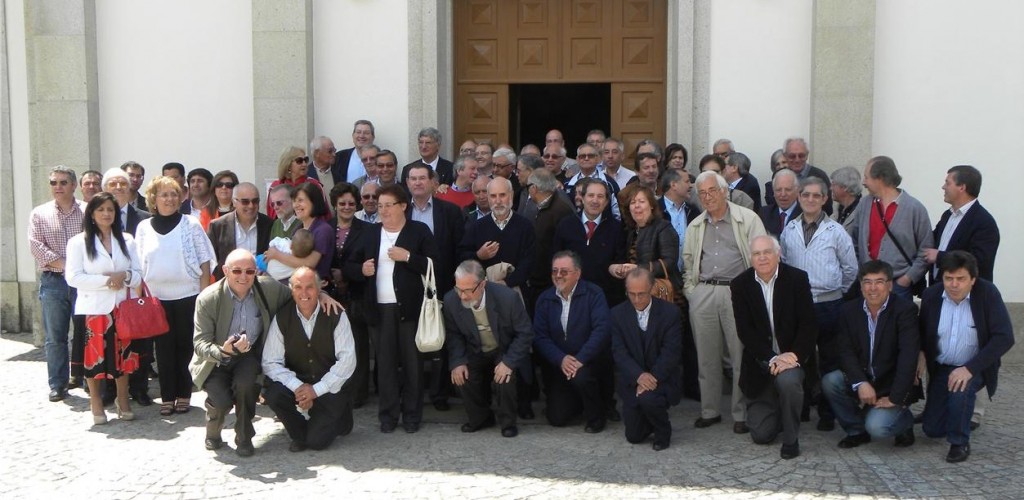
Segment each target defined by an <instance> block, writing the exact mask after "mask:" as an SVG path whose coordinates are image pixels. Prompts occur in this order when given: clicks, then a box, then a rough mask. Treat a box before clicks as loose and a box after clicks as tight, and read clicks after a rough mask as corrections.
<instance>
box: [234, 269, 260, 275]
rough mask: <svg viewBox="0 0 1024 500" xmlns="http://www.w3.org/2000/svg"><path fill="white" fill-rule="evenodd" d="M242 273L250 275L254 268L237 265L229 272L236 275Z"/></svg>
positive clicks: (253, 272) (254, 271) (252, 273)
mask: <svg viewBox="0 0 1024 500" xmlns="http://www.w3.org/2000/svg"><path fill="white" fill-rule="evenodd" d="M242 273H245V275H246V276H252V275H254V274H256V270H255V269H242V268H238V267H233V268H231V274H234V275H235V276H238V275H240V274H242Z"/></svg>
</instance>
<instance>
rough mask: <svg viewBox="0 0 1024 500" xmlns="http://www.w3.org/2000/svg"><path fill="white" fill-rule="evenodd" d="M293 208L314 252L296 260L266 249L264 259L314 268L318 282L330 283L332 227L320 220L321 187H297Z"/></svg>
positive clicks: (323, 206)
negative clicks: (308, 232)
mask: <svg viewBox="0 0 1024 500" xmlns="http://www.w3.org/2000/svg"><path fill="white" fill-rule="evenodd" d="M292 209H293V210H294V211H295V216H296V217H298V218H299V221H300V222H302V227H303V228H305V229H308V230H309V231H310V232H311V233H313V242H314V243H313V252H312V253H310V254H309V255H308V256H306V257H296V256H294V255H288V254H286V253H283V252H279V251H278V250H277V249H275V248H269V249H267V252H266V254H265V255H266V258H267V259H268V260H270V259H277V260H278V261H280V262H281V263H282V264H284V265H286V266H288V267H291V268H293V269H294V268H297V267H299V266H307V267H311V268H313V269H316V272H317V274H318V275H319V276H320V279H321V280H323V281H325V282H327V283H330V280H331V261H333V260H334V228H332V227H331V225H330V224H329V223H327V222H324V220H323V219H324V216H325V215H327V214H328V212H327V203H326V202H324V196H323V193H322V192H321V191H320V187H319V186H317V185H315V184H311V183H308V182H304V183H302V184H299V185H298V186H296V187H295V191H294V192H293V193H292ZM327 288H330V287H329V286H328V287H327Z"/></svg>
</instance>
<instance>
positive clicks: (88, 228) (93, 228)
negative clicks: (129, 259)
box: [82, 193, 128, 260]
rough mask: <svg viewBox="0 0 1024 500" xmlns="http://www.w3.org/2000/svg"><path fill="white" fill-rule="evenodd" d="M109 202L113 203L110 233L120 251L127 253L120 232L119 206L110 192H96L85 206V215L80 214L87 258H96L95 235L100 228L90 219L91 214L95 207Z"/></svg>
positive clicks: (98, 232)
mask: <svg viewBox="0 0 1024 500" xmlns="http://www.w3.org/2000/svg"><path fill="white" fill-rule="evenodd" d="M108 201H109V202H110V203H112V204H113V205H114V224H113V225H112V226H111V227H110V233H111V234H113V235H114V239H116V240H117V244H118V245H119V246H120V247H121V252H122V253H124V254H125V255H128V245H127V244H125V242H124V234H122V233H121V207H120V206H118V204H117V200H116V199H114V195H112V194H110V193H97V194H96V196H93V197H92V199H91V200H89V204H88V205H86V206H85V215H83V216H82V231H83V232H85V253H86V255H88V256H89V260H92V259H95V258H96V235H98V234H100V228H99V226H97V225H96V221H94V220H92V214H93V212H95V211H96V209H98V208H100V207H101V206H103V204H104V203H106V202H108Z"/></svg>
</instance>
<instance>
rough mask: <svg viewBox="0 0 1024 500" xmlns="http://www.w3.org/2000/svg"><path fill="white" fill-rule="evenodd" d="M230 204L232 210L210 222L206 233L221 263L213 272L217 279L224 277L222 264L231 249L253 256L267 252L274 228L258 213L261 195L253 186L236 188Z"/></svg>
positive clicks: (266, 218) (246, 185)
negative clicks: (243, 251)
mask: <svg viewBox="0 0 1024 500" xmlns="http://www.w3.org/2000/svg"><path fill="white" fill-rule="evenodd" d="M231 202H232V204H233V205H234V207H235V209H234V210H233V211H231V212H228V213H226V214H224V215H223V216H221V217H218V218H217V219H216V220H214V221H212V222H210V228H209V230H208V231H207V234H208V235H209V236H210V241H211V242H212V243H213V250H214V252H215V253H216V255H217V262H220V263H221V264H222V265H221V266H218V267H217V268H216V269H214V271H213V275H214V277H216V278H217V279H221V278H223V277H224V271H223V265H226V264H227V262H226V260H225V259H227V257H228V255H229V254H230V253H231V251H232V250H234V249H236V248H242V249H245V250H247V251H248V252H249V253H252V254H254V255H257V254H261V253H263V252H266V251H267V247H268V246H269V245H270V231H271V228H272V226H273V225H274V221H272V220H270V217H268V216H267V215H265V214H262V213H260V211H259V206H260V194H259V191H258V190H257V188H256V185H255V184H253V183H251V182H242V183H240V184H238V185H236V186H235V189H234V192H233V193H232V198H231Z"/></svg>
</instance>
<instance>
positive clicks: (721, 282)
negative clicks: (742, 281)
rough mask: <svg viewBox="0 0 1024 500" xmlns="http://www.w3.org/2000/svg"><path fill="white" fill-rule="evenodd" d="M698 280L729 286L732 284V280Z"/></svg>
mask: <svg viewBox="0 0 1024 500" xmlns="http://www.w3.org/2000/svg"><path fill="white" fill-rule="evenodd" d="M700 282H701V283H704V284H706V285H715V286H729V285H731V284H732V280H700Z"/></svg>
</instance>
